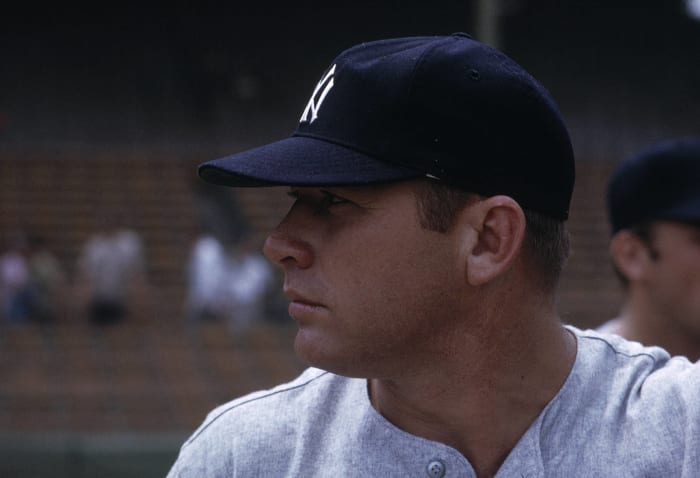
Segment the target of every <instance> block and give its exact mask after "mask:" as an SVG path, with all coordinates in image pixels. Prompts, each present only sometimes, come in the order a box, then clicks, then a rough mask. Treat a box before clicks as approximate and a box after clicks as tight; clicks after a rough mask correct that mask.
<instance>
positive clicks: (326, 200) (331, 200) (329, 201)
mask: <svg viewBox="0 0 700 478" xmlns="http://www.w3.org/2000/svg"><path fill="white" fill-rule="evenodd" d="M321 193H322V194H323V204H324V205H326V206H334V205H336V204H343V203H347V202H350V201H348V200H347V199H345V198H342V197H340V196H336V195H335V194H333V193H329V192H328V191H321Z"/></svg>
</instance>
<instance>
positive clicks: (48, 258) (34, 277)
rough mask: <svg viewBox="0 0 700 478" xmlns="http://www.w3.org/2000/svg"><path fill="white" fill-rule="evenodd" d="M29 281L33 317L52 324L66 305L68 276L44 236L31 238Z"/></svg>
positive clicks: (38, 320)
mask: <svg viewBox="0 0 700 478" xmlns="http://www.w3.org/2000/svg"><path fill="white" fill-rule="evenodd" d="M28 265H29V281H30V284H31V290H32V295H33V304H32V311H31V316H32V319H33V320H35V321H37V322H42V323H44V322H52V321H54V320H55V319H56V316H57V314H58V312H59V311H60V310H62V308H63V307H64V305H65V297H66V286H67V281H66V274H65V271H64V270H63V267H62V266H61V264H60V263H59V261H58V259H57V258H56V256H55V255H54V254H53V252H51V250H50V249H49V248H48V247H47V243H46V240H45V238H44V237H42V236H31V237H30V238H29V261H28Z"/></svg>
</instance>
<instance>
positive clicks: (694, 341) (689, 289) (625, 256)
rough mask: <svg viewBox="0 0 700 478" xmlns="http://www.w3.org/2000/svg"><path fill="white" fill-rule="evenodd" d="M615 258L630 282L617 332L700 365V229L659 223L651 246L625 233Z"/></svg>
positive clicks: (616, 241)
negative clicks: (699, 362)
mask: <svg viewBox="0 0 700 478" xmlns="http://www.w3.org/2000/svg"><path fill="white" fill-rule="evenodd" d="M610 252H611V256H612V258H613V261H614V262H615V265H616V267H617V268H618V270H619V271H620V273H621V274H623V275H624V276H625V277H626V278H627V281H628V284H627V286H626V291H625V303H624V306H623V308H622V311H621V314H620V316H619V318H618V320H617V321H616V322H615V328H614V329H611V332H614V333H617V334H619V335H622V336H623V337H625V338H627V339H630V340H635V341H638V342H641V343H644V344H646V345H659V346H661V347H663V348H665V349H666V350H668V351H669V352H670V353H671V354H672V355H684V356H686V357H688V358H689V359H690V360H692V361H696V360H698V359H700V226H698V225H695V224H684V223H680V222H670V221H660V222H656V223H654V224H653V225H652V226H651V234H650V238H649V239H648V240H643V239H641V238H640V237H638V236H636V235H635V234H634V233H632V232H630V231H627V230H623V231H620V232H618V233H617V234H616V235H615V236H614V237H613V239H612V241H611V244H610Z"/></svg>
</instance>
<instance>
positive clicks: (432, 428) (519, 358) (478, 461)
mask: <svg viewBox="0 0 700 478" xmlns="http://www.w3.org/2000/svg"><path fill="white" fill-rule="evenodd" d="M526 330H532V329H528V328H523V330H522V331H515V330H514V331H513V333H514V334H515V333H517V334H518V336H517V337H512V336H511V337H508V342H507V343H505V342H503V341H500V342H501V343H498V342H494V341H493V340H491V341H490V342H489V339H493V338H492V337H491V338H489V337H485V338H483V340H484V341H483V342H482V343H483V344H489V349H485V348H484V347H482V350H480V351H479V350H474V349H471V350H465V353H464V354H463V356H462V357H461V359H459V360H454V359H453V360H450V361H449V362H446V363H437V364H435V367H434V370H432V371H428V370H426V371H423V373H420V374H414V375H411V376H410V377H400V378H398V379H374V380H371V381H370V395H371V400H372V404H373V406H374V408H375V409H377V411H379V413H381V414H382V415H383V416H384V417H385V418H386V419H387V420H389V421H390V422H392V423H393V424H394V425H396V426H397V427H399V428H401V429H403V430H404V431H406V432H408V433H411V434H414V435H417V436H421V437H423V438H426V439H430V440H434V441H438V442H441V443H445V444H447V445H449V446H452V447H453V448H455V449H457V450H459V451H460V452H461V453H462V454H463V455H464V456H465V457H466V458H467V459H468V460H469V461H470V463H471V464H472V466H473V467H474V469H475V471H476V473H477V476H479V477H485V476H493V475H495V473H496V472H497V471H498V468H499V467H500V466H501V464H502V463H503V461H504V460H505V459H506V457H507V456H508V454H509V453H510V451H511V450H512V449H513V448H514V447H515V445H516V444H517V442H518V441H519V440H520V438H521V437H522V435H523V434H524V433H525V432H526V431H527V429H528V428H529V427H530V425H531V424H532V423H533V421H534V420H535V419H536V418H537V417H538V416H539V414H540V413H541V411H542V409H543V408H544V407H545V406H546V405H547V403H549V401H550V400H551V399H552V398H553V397H554V396H555V395H556V393H557V392H558V391H559V389H560V388H561V386H562V385H563V383H564V381H565V380H566V377H567V376H568V374H569V372H570V370H571V367H572V366H573V362H574V359H575V355H576V341H575V338H574V337H573V335H572V334H571V333H570V332H568V331H567V330H565V329H564V328H563V327H561V325H559V324H555V323H554V321H551V322H550V323H549V325H548V326H545V327H539V328H536V329H534V330H536V331H537V332H536V333H531V334H527V333H526V332H525V331H526ZM502 338H505V337H502ZM463 348H464V349H467V347H463Z"/></svg>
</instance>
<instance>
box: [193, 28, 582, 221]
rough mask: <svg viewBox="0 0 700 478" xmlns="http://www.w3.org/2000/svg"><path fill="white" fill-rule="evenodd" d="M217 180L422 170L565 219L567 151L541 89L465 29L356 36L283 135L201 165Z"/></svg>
mask: <svg viewBox="0 0 700 478" xmlns="http://www.w3.org/2000/svg"><path fill="white" fill-rule="evenodd" d="M199 175H200V176H201V177H202V178H203V179H204V180H206V181H208V182H211V183H215V184H219V185H226V186H239V187H245V186H272V185H290V186H346V185H362V184H376V183H385V182H391V181H401V180H408V179H413V178H420V177H429V178H432V179H434V180H438V181H442V182H444V183H447V184H451V185H453V186H456V187H459V188H462V189H465V190H468V191H470V192H474V193H478V194H481V195H485V196H492V195H497V194H504V195H508V196H511V197H512V198H514V199H515V200H516V201H518V202H519V204H520V205H521V206H522V207H523V208H525V209H530V210H534V211H538V212H541V213H544V214H546V215H549V216H551V217H554V218H557V219H561V220H564V219H566V218H567V217H568V211H569V203H570V199H571V193H572V190H573V186H574V175H575V173H574V156H573V151H572V146H571V141H570V138H569V134H568V131H567V129H566V126H565V124H564V121H563V119H562V116H561V114H560V112H559V110H558V108H557V106H556V104H555V103H554V100H553V99H552V98H551V96H550V94H549V93H548V92H547V91H546V90H545V88H544V87H543V86H542V85H541V84H540V83H539V82H537V81H536V80H535V79H534V78H533V77H532V76H530V75H529V74H528V73H527V72H526V71H525V70H524V69H523V68H522V67H521V66H519V65H518V64H517V63H515V62H514V61H513V60H511V59H510V58H509V57H507V56H506V55H504V54H503V53H501V52H499V51H497V50H495V49H493V48H491V47H489V46H487V45H485V44H483V43H480V42H477V41H475V40H473V39H472V38H471V37H470V36H469V35H467V34H464V33H455V34H453V35H449V36H429V37H428V36H426V37H409V38H395V39H387V40H380V41H374V42H369V43H362V44H360V45H356V46H354V47H352V48H349V49H348V50H345V51H344V52H342V53H341V54H340V55H339V56H338V57H337V58H336V59H335V60H333V62H332V63H331V65H330V66H329V67H328V69H327V70H326V71H325V72H324V73H323V75H322V76H321V79H320V81H319V82H318V84H317V85H316V87H315V89H314V90H313V93H312V95H311V98H310V99H309V101H308V103H307V104H306V105H305V108H304V109H303V112H302V115H301V118H300V120H299V125H298V127H297V129H296V130H295V131H294V132H293V133H292V135H291V137H289V138H286V139H282V140H281V141H277V142H274V143H271V144H267V145H264V146H261V147H258V148H255V149H251V150H247V151H243V152H240V153H237V154H233V155H230V156H226V157H223V158H220V159H215V160H212V161H208V162H206V163H204V164H202V165H200V167H199Z"/></svg>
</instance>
